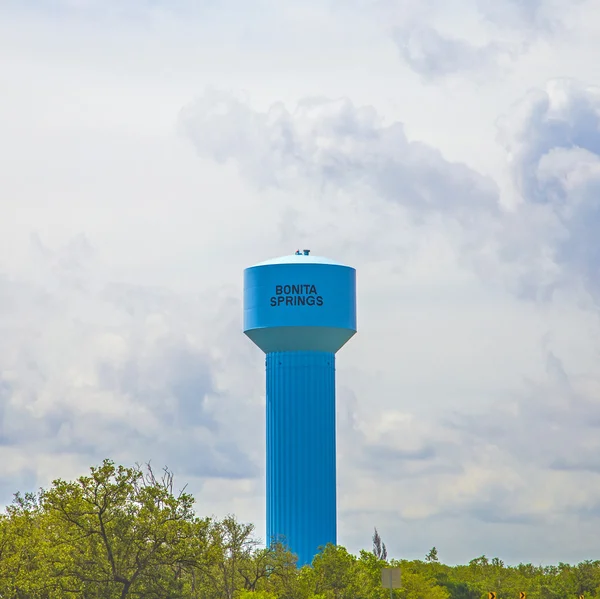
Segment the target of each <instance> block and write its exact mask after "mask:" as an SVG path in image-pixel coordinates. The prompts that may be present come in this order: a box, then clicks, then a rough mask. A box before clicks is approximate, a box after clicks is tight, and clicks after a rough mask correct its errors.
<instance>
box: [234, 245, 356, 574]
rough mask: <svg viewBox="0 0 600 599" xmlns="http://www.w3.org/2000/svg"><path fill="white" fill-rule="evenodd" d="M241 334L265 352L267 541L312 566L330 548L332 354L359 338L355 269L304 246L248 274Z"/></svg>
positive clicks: (333, 495) (333, 478)
mask: <svg viewBox="0 0 600 599" xmlns="http://www.w3.org/2000/svg"><path fill="white" fill-rule="evenodd" d="M244 333H245V334H246V335H247V336H248V337H249V338H250V339H251V340H252V341H253V342H254V343H255V344H256V345H257V346H258V347H260V349H262V350H263V351H264V352H265V354H266V388H267V389H266V390H267V393H266V398H267V406H266V411H267V426H266V430H267V442H266V449H267V460H266V482H267V489H266V491H267V501H266V503H267V541H268V543H269V544H272V543H273V542H278V541H283V542H284V543H285V544H286V545H287V546H288V547H289V548H290V549H291V550H292V551H293V552H294V553H296V554H297V555H298V561H299V565H303V564H306V563H311V562H312V559H313V557H314V555H315V554H316V553H317V552H318V550H319V547H322V546H324V545H326V544H328V543H333V544H336V542H337V524H336V451H335V444H336V443H335V354H336V352H337V351H338V350H339V349H340V348H341V347H342V346H343V345H344V344H345V343H346V342H347V341H348V340H349V339H350V338H351V337H352V336H353V335H354V334H355V333H356V271H355V270H354V268H351V267H350V266H345V265H343V264H338V263H337V262H334V261H332V260H328V259H326V258H321V257H317V256H311V255H310V252H309V250H302V251H300V250H299V251H297V252H296V253H295V254H293V255H291V256H284V257H281V258H276V259H274V260H268V261H267V262H262V263H260V264H256V265H255V266H251V267H250V268H247V269H246V270H245V271H244Z"/></svg>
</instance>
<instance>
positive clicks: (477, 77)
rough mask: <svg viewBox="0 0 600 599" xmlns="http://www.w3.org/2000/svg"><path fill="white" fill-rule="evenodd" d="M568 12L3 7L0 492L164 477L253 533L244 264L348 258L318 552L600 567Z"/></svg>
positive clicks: (580, 33) (599, 160)
mask: <svg viewBox="0 0 600 599" xmlns="http://www.w3.org/2000/svg"><path fill="white" fill-rule="evenodd" d="M599 81H600V5H599V4H598V3H597V2H596V1H595V0H424V1H423V2H412V1H411V2H408V1H407V0H345V1H343V2H342V1H341V0H320V1H318V2H317V1H316V0H306V2H302V3H300V2H292V1H291V0H283V1H282V0H278V1H275V0H257V1H256V2H253V3H246V2H242V1H241V0H223V1H222V2H216V1H214V0H201V1H197V0H196V1H192V0H169V1H167V0H102V1H100V0H25V1H24V0H2V1H1V2H0V406H1V408H0V503H3V504H6V503H7V502H10V500H11V497H12V494H13V493H14V492H15V491H17V490H20V491H26V490H33V489H35V488H37V487H39V486H42V487H46V486H48V485H49V484H51V481H52V480H54V479H56V478H59V477H61V478H69V479H70V478H74V477H77V476H79V475H82V474H85V473H86V471H87V470H88V468H89V467H90V466H91V465H94V464H98V463H100V462H101V461H102V460H103V459H104V458H107V457H108V458H112V459H113V460H115V461H117V462H119V463H123V464H128V465H130V464H134V463H136V462H138V463H145V462H148V461H151V463H152V464H153V465H154V466H156V467H162V466H164V465H167V466H168V467H169V468H171V469H172V470H173V471H174V472H175V475H176V482H179V483H180V485H181V486H183V485H185V484H187V485H188V490H189V491H191V492H192V493H193V494H194V496H195V497H196V500H197V504H196V509H197V512H198V513H199V514H200V515H214V516H215V517H222V516H224V515H226V514H228V513H235V514H236V515H237V516H238V517H239V518H240V519H242V520H244V521H250V522H253V523H254V524H255V525H256V531H257V534H258V536H259V537H262V538H264V534H265V517H264V510H265V498H264V486H265V481H264V452H265V444H264V409H265V398H264V393H265V388H264V385H265V383H264V356H263V355H262V353H261V352H260V350H259V349H258V348H255V347H254V346H253V345H252V344H251V342H250V341H249V340H248V339H247V338H245V336H244V335H243V334H242V283H243V279H242V273H243V269H244V268H245V267H247V266H249V265H251V264H254V263H257V262H261V261H263V260H266V259H268V258H271V257H274V256H279V255H285V254H291V253H293V252H294V251H295V250H296V249H297V248H310V249H311V251H312V253H313V254H317V255H323V256H327V257H329V258H332V259H334V260H338V261H340V262H343V263H346V264H351V265H352V266H354V267H355V268H356V269H357V280H358V327H359V332H358V334H357V335H356V336H355V337H354V338H353V339H352V341H351V342H350V343H348V345H347V346H346V347H344V348H343V349H342V350H341V351H340V353H339V354H338V359H337V384H338V396H337V418H338V420H337V433H338V508H339V516H338V531H339V533H338V534H339V536H338V542H339V543H340V544H342V545H345V546H346V547H347V548H348V549H349V550H351V551H353V552H358V551H359V550H360V549H361V548H367V549H370V547H371V537H372V534H373V528H374V527H377V529H378V530H379V532H380V534H381V536H382V539H383V541H384V542H385V543H386V545H387V547H388V552H389V554H390V556H392V557H396V558H409V559H414V558H423V557H424V556H425V554H426V553H427V552H428V550H429V549H430V548H431V547H432V546H436V547H437V549H438V552H439V556H440V559H441V560H442V561H444V562H446V563H451V564H453V563H465V562H467V561H468V560H470V559H473V558H475V557H478V556H480V555H486V556H488V557H494V556H497V557H499V558H501V559H503V560H504V561H505V562H506V563H519V562H521V561H523V562H531V563H534V564H550V563H557V562H559V561H563V562H578V561H580V560H584V559H595V558H597V557H598V554H599V553H600V434H599V433H600V360H599V356H600V341H599V339H600V322H599V315H600V266H599V265H600V233H599V232H600V88H598V87H595V85H596V84H598V82H599Z"/></svg>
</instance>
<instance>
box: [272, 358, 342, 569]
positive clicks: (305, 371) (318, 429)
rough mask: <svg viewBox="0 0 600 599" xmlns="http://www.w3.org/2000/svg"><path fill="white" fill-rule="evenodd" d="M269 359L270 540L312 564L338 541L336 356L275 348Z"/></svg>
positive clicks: (299, 560)
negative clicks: (280, 350) (281, 542)
mask: <svg viewBox="0 0 600 599" xmlns="http://www.w3.org/2000/svg"><path fill="white" fill-rule="evenodd" d="M266 362H267V540H268V542H269V544H270V543H272V542H274V541H277V540H280V539H281V540H283V541H284V542H285V543H286V545H287V546H288V547H289V548H290V550H291V551H292V552H293V553H295V554H297V555H298V565H299V566H302V565H304V564H310V563H311V562H312V560H313V557H314V556H315V554H316V553H317V552H318V550H319V547H320V546H324V545H326V544H327V543H333V544H336V539H337V523H336V456H335V355H334V354H333V353H328V352H312V351H291V352H272V353H268V354H267V356H266Z"/></svg>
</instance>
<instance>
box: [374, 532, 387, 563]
mask: <svg viewBox="0 0 600 599" xmlns="http://www.w3.org/2000/svg"><path fill="white" fill-rule="evenodd" d="M373 554H374V555H375V556H376V557H377V558H378V559H380V560H383V561H384V562H385V561H387V548H386V546H385V543H384V542H383V541H382V540H381V537H380V536H379V533H378V532H377V529H375V532H374V533H373Z"/></svg>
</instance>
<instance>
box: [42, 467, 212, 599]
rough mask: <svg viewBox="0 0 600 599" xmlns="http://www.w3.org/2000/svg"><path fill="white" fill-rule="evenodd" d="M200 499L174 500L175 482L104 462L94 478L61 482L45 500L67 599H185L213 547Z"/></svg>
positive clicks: (57, 572) (44, 495)
mask: <svg viewBox="0 0 600 599" xmlns="http://www.w3.org/2000/svg"><path fill="white" fill-rule="evenodd" d="M193 502H194V500H193V497H192V496H191V495H189V494H187V493H185V491H181V492H180V493H179V494H177V495H175V494H174V493H173V475H172V473H171V472H170V471H169V470H167V469H165V470H164V472H163V476H162V477H161V478H157V477H156V476H155V474H154V472H153V471H152V468H151V467H150V465H148V466H147V468H146V471H145V472H144V471H142V470H141V469H140V468H139V467H135V468H125V467H123V466H118V467H117V466H115V465H114V463H113V462H112V461H110V460H105V461H104V462H103V464H102V466H100V467H93V468H91V474H90V476H82V477H80V478H79V479H78V480H77V481H75V482H65V481H62V480H56V481H54V483H53V484H52V487H51V488H50V490H48V491H44V492H43V493H42V504H43V507H44V509H45V511H46V513H47V515H48V517H49V520H50V525H51V526H50V528H49V531H48V536H49V540H50V543H51V544H52V545H53V549H54V550H55V552H56V556H57V557H56V559H55V560H54V563H53V571H54V572H53V574H54V576H55V578H56V579H57V580H59V581H61V585H62V591H63V593H64V594H65V595H68V594H73V595H76V596H85V597H86V598H87V597H89V598H90V599H91V598H97V599H113V598H115V599H126V598H133V597H136V598H137V597H139V598H141V597H144V598H145V599H150V598H152V597H157V598H158V597H164V596H165V595H168V596H169V597H172V598H176V597H180V596H181V593H182V589H183V584H184V582H183V577H182V574H183V571H184V570H186V568H189V567H191V566H192V565H194V564H196V563H197V562H198V561H199V559H200V558H201V555H202V552H203V551H204V549H205V546H206V538H203V533H204V532H205V531H206V528H207V526H206V523H204V525H203V523H202V522H200V521H197V520H196V518H195V516H194V513H193V510H192V506H193Z"/></svg>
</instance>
